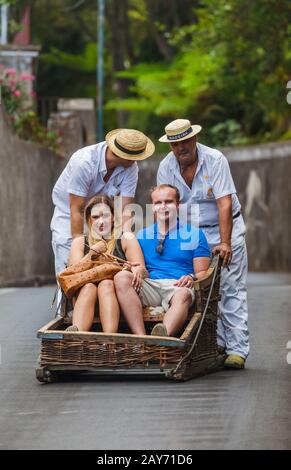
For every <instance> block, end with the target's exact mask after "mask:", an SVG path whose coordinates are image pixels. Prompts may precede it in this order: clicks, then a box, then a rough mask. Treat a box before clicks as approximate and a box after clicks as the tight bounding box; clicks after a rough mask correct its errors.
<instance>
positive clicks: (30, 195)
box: [0, 106, 65, 286]
mask: <svg viewBox="0 0 291 470" xmlns="http://www.w3.org/2000/svg"><path fill="white" fill-rule="evenodd" d="M64 164H65V160H64V159H62V158H60V157H58V156H57V155H55V154H54V153H53V152H51V151H49V150H48V149H46V148H45V147H42V146H41V145H38V144H35V143H32V142H26V141H22V140H20V139H18V138H17V137H16V136H15V135H14V134H13V133H12V132H11V130H10V128H9V126H8V125H7V122H6V118H5V116H4V112H3V107H2V106H0V214H1V219H0V222H1V229H0V286H9V285H27V284H33V283H39V282H46V281H47V280H49V279H53V272H54V269H53V257H52V251H51V241H50V230H49V222H50V219H51V216H52V210H53V207H52V202H51V191H52V188H53V185H54V183H55V181H56V180H57V178H58V175H59V174H60V172H61V170H62V168H63V167H64Z"/></svg>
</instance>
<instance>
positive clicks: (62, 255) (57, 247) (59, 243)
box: [52, 232, 72, 315]
mask: <svg viewBox="0 0 291 470" xmlns="http://www.w3.org/2000/svg"><path fill="white" fill-rule="evenodd" d="M52 236H53V238H52V248H53V252H54V256H55V272H56V275H57V274H58V273H60V272H61V271H63V270H64V269H65V268H66V266H67V263H68V259H69V256H70V250H71V244H72V238H68V239H64V238H62V239H59V238H58V237H57V236H55V234H54V232H52ZM61 299H62V293H61V291H60V290H59V291H58V295H57V298H56V306H57V307H56V314H57V315H59V314H60V306H61V305H60V304H61Z"/></svg>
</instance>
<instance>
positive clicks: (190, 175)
mask: <svg viewBox="0 0 291 470" xmlns="http://www.w3.org/2000/svg"><path fill="white" fill-rule="evenodd" d="M165 131H166V134H165V135H164V136H162V137H161V138H160V139H159V140H160V142H168V143H169V144H170V146H171V149H172V151H171V152H170V153H169V154H168V155H167V156H166V157H165V158H164V159H163V160H162V162H161V163H160V166H159V170H158V174H157V184H158V185H160V184H172V185H173V186H176V187H177V188H178V189H179V191H180V194H181V203H182V204H183V203H185V204H186V205H187V208H186V209H187V214H186V215H187V218H188V222H189V223H192V224H193V225H197V207H198V209H199V222H198V223H199V227H200V228H202V229H203V230H204V232H205V235H206V238H207V241H208V243H209V245H210V247H211V248H212V250H213V252H214V253H220V256H221V257H222V258H223V266H224V267H225V268H224V269H222V272H221V301H220V303H219V310H220V316H219V319H218V329H217V335H218V346H219V349H220V350H221V351H225V352H226V354H227V358H226V360H225V367H228V368H236V369H241V368H243V367H244V363H245V360H246V358H247V356H248V353H249V332H248V326H247V320H248V309H247V288H246V280H247V250H246V243H245V231H246V229H245V224H244V221H243V218H242V215H241V212H240V210H241V206H240V203H239V200H238V197H237V194H236V189H235V186H234V183H233V179H232V176H231V173H230V169H229V164H228V161H227V159H226V157H225V156H224V155H223V154H222V153H221V152H220V151H219V150H216V149H212V148H210V147H207V146H205V145H202V144H200V143H197V138H196V135H197V134H198V133H199V132H200V131H201V126H198V125H191V123H190V121H188V120H187V119H176V120H175V121H173V122H171V123H170V124H168V125H167V126H166V128H165Z"/></svg>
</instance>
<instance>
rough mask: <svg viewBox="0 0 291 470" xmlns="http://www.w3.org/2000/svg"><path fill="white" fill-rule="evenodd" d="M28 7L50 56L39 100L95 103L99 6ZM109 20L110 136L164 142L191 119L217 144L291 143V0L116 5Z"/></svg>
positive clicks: (60, 0)
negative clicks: (120, 133)
mask: <svg viewBox="0 0 291 470" xmlns="http://www.w3.org/2000/svg"><path fill="white" fill-rule="evenodd" d="M12 3H14V5H13V6H12V10H13V9H14V10H15V11H16V10H17V6H16V3H17V2H12ZM24 3H28V2H27V1H26V2H24V0H20V1H19V5H20V6H21V5H23V4H24ZM29 3H30V4H31V5H32V22H33V24H32V31H33V40H34V42H36V43H38V42H39V43H41V44H42V47H43V52H42V56H41V62H40V66H39V79H38V93H39V94H40V95H45V96H50V95H51V96H56V95H60V96H72V97H74V96H75V97H77V96H84V97H95V95H96V52H97V48H96V40H97V34H96V33H97V31H96V18H97V11H96V7H97V2H96V0H86V1H85V2H83V3H82V2H81V3H80V5H79V7H77V8H75V9H72V6H73V5H74V4H75V3H76V2H74V1H73V0H37V1H36V0H30V2H29ZM77 4H79V2H77ZM18 8H20V7H18ZM14 10H13V11H14ZM105 12H106V21H105V46H106V51H105V54H104V59H105V102H106V105H105V122H106V126H107V128H108V129H110V128H112V127H115V126H116V127H117V125H118V126H120V125H122V126H128V127H137V128H140V129H141V130H144V131H146V132H148V133H149V134H150V135H153V136H154V137H155V136H156V135H159V134H160V133H161V132H162V128H163V126H164V124H165V123H167V122H168V121H169V120H172V119H173V118H177V117H187V118H189V119H190V120H191V121H192V122H196V123H200V124H202V126H203V128H204V133H203V140H204V141H205V142H206V143H209V144H211V145H223V144H227V145H231V144H238V143H246V142H259V141H268V140H274V139H281V138H286V136H287V137H288V136H289V135H290V129H291V122H290V105H288V104H287V102H286V84H287V81H288V80H290V77H291V52H290V36H291V3H290V1H289V0H280V1H278V0H256V1H246V0H203V1H202V0H200V1H199V0H159V1H156V0H107V1H106V9H105ZM17 18H19V14H18V16H17ZM17 18H16V19H17Z"/></svg>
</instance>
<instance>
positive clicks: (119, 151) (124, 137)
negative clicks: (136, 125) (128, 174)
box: [105, 129, 155, 161]
mask: <svg viewBox="0 0 291 470" xmlns="http://www.w3.org/2000/svg"><path fill="white" fill-rule="evenodd" d="M105 140H106V142H107V145H108V147H109V148H110V150H111V151H112V152H113V153H114V154H115V155H117V156H118V157H120V158H124V159H125V160H133V161H135V160H145V159H146V158H149V157H150V156H151V155H152V154H153V153H154V151H155V145H154V143H153V142H152V141H151V140H150V139H149V138H148V137H147V136H146V135H144V134H143V133H142V132H140V131H137V130H135V129H115V130H114V131H111V132H108V134H107V135H106V137H105Z"/></svg>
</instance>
